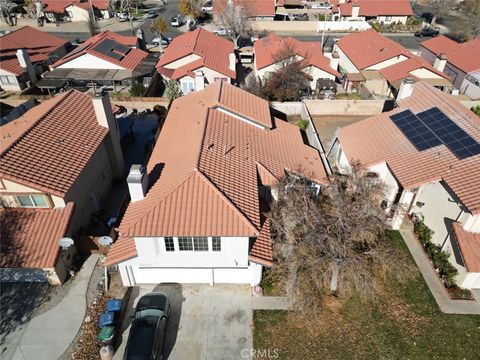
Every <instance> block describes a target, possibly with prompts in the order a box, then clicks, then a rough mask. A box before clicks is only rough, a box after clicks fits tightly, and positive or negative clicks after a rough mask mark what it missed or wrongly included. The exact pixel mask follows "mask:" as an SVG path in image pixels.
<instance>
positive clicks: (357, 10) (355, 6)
mask: <svg viewBox="0 0 480 360" xmlns="http://www.w3.org/2000/svg"><path fill="white" fill-rule="evenodd" d="M359 15H360V5H359V4H357V3H355V4H353V6H352V19H356V18H358V16H359Z"/></svg>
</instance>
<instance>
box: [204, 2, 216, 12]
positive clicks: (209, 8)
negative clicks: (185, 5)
mask: <svg viewBox="0 0 480 360" xmlns="http://www.w3.org/2000/svg"><path fill="white" fill-rule="evenodd" d="M212 9H213V3H212V1H210V0H209V1H207V2H206V3H205V4H204V5H203V6H202V11H204V12H211V11H212Z"/></svg>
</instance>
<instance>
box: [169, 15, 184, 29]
mask: <svg viewBox="0 0 480 360" xmlns="http://www.w3.org/2000/svg"><path fill="white" fill-rule="evenodd" d="M170 25H171V26H173V27H179V26H182V25H183V18H182V15H177V16H174V17H172V20H171V21H170Z"/></svg>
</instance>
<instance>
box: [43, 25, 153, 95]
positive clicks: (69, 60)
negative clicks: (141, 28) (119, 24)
mask: <svg viewBox="0 0 480 360" xmlns="http://www.w3.org/2000/svg"><path fill="white" fill-rule="evenodd" d="M138 47H139V38H137V37H136V36H124V35H120V34H117V33H114V32H111V31H108V30H107V31H103V32H102V33H100V34H98V35H95V36H93V37H91V38H89V39H88V40H86V41H85V42H84V43H82V44H81V45H80V46H78V47H77V48H76V49H75V50H73V51H71V52H70V53H68V54H67V55H65V56H64V57H63V58H61V59H59V60H58V61H56V62H55V63H54V64H53V65H52V66H51V69H52V71H51V72H49V73H46V74H44V76H43V78H44V79H45V80H48V81H40V82H39V84H38V87H40V88H43V87H50V86H51V83H52V81H53V80H57V81H58V83H59V86H60V85H61V84H62V83H63V82H65V81H68V82H70V83H71V84H72V85H73V86H75V87H76V86H81V87H83V86H90V85H91V84H92V83H93V84H95V85H94V86H97V85H100V86H101V85H112V86H113V89H115V86H116V85H119V84H122V85H131V84H133V83H136V82H140V83H142V82H143V78H144V77H146V76H147V77H150V76H152V74H153V72H154V71H155V63H156V59H155V58H153V57H152V56H150V55H149V54H148V53H147V52H146V51H144V50H141V49H139V48H138Z"/></svg>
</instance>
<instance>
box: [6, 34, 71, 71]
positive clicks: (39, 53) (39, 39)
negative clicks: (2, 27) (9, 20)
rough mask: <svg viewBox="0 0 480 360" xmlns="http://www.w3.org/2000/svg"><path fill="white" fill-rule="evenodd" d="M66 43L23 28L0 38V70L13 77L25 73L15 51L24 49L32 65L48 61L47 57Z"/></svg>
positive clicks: (48, 35)
mask: <svg viewBox="0 0 480 360" xmlns="http://www.w3.org/2000/svg"><path fill="white" fill-rule="evenodd" d="M67 44H68V41H67V40H65V39H62V38H59V37H56V36H54V35H51V34H49V33H46V32H43V31H40V30H36V29H34V28H32V27H30V26H24V27H22V28H20V29H18V30H15V31H12V32H11V33H9V34H7V35H4V36H2V37H1V38H0V69H2V70H5V71H8V72H10V73H12V74H15V75H20V74H22V73H24V72H25V69H24V68H22V67H21V66H20V63H19V62H18V59H17V55H16V53H17V49H24V50H25V51H26V52H27V53H28V55H29V56H30V61H31V62H32V64H35V63H38V62H41V61H45V60H48V59H49V55H50V54H52V53H53V52H54V51H56V50H57V49H58V48H60V47H62V46H65V45H67Z"/></svg>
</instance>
